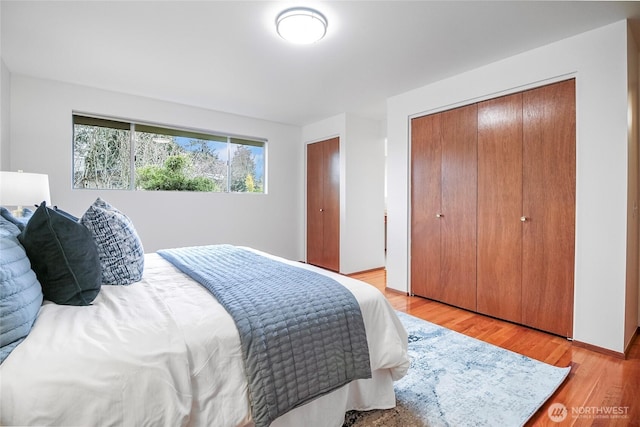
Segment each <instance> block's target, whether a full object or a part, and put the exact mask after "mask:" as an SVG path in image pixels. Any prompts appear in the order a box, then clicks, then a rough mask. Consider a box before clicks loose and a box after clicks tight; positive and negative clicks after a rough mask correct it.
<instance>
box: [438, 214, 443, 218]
mask: <svg viewBox="0 0 640 427" xmlns="http://www.w3.org/2000/svg"><path fill="white" fill-rule="evenodd" d="M442 217H444V215H443V214H436V218H442Z"/></svg>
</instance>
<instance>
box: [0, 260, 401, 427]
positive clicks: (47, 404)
mask: <svg viewBox="0 0 640 427" xmlns="http://www.w3.org/2000/svg"><path fill="white" fill-rule="evenodd" d="M259 253H260V254H262V255H265V256H269V257H272V258H274V259H278V260H280V261H283V262H287V263H290V264H293V265H296V266H299V267H302V268H308V269H311V270H314V271H318V272H321V273H323V274H326V275H329V276H331V277H333V278H334V279H336V280H337V281H339V282H340V283H342V284H343V285H344V286H345V287H347V288H348V289H349V290H350V291H351V292H352V293H353V294H354V295H355V297H356V299H357V300H358V302H359V303H360V306H361V310H362V314H363V318H364V324H365V328H366V331H367V341H368V344H369V352H370V360H371V369H372V371H373V378H372V379H366V380H358V381H354V382H352V383H350V384H347V385H346V386H344V387H341V388H340V389H338V390H336V391H334V392H332V393H330V394H328V395H325V396H323V397H320V398H318V399H316V400H314V401H312V402H310V403H308V404H306V405H304V406H301V407H299V408H296V409H294V410H293V411H290V412H289V413H287V414H285V415H284V416H282V417H280V418H278V419H277V420H276V421H275V422H274V423H273V426H274V427H283V426H300V425H305V426H340V425H342V422H343V418H344V412H345V411H347V410H350V409H359V410H367V409H374V408H390V407H393V406H395V396H394V393H393V380H395V379H399V378H400V377H402V376H403V375H404V374H405V373H406V370H407V369H408V366H409V361H408V357H407V335H406V332H405V330H404V328H403V326H402V324H401V323H400V321H399V320H398V318H397V317H396V315H395V313H394V311H393V309H392V308H391V306H390V305H389V303H388V302H387V301H386V299H385V298H384V297H383V296H382V294H381V293H380V292H379V291H378V290H377V289H375V288H374V287H372V286H370V285H368V284H365V283H362V282H359V281H357V280H354V279H351V278H348V277H345V276H341V275H339V274H335V273H331V272H327V271H325V270H322V269H318V268H315V267H313V266H309V265H305V264H300V263H295V262H292V261H287V260H284V259H282V258H278V257H274V256H271V255H267V254H265V253H262V252H259ZM0 425H82V426H162V425H164V426H171V427H174V426H220V427H226V426H229V427H235V426H252V425H253V423H252V422H251V416H250V407H249V400H248V391H247V381H246V379H245V376H244V368H243V365H242V356H241V350H240V338H239V336H238V332H237V330H236V328H235V325H234V323H233V320H232V319H231V317H230V316H229V314H228V313H227V312H226V311H225V310H224V308H222V306H221V305H220V304H219V303H218V302H217V301H216V300H215V298H213V296H211V294H210V293H209V292H208V291H207V290H206V289H204V288H203V287H201V286H200V285H198V284H197V283H196V282H194V281H193V280H191V279H190V278H189V277H187V276H186V275H184V274H183V273H181V272H179V271H178V270H177V269H176V268H175V267H173V266H172V265H171V264H170V263H168V262H167V261H165V260H164V259H163V258H162V257H160V256H159V255H157V254H147V255H146V258H145V273H144V277H143V280H142V281H141V282H138V283H135V284H133V285H131V286H103V287H102V289H101V291H100V294H99V295H98V297H97V298H96V300H95V301H94V303H93V305H91V306H88V307H68V306H59V305H56V304H53V303H50V302H45V304H44V305H43V306H42V308H41V309H40V313H39V315H38V319H37V320H36V323H35V325H34V327H33V329H32V331H31V333H30V334H29V336H28V337H27V339H26V340H25V341H24V342H23V343H22V344H20V345H19V346H18V347H17V348H16V349H15V350H14V351H13V352H12V353H11V354H10V355H9V357H8V358H7V359H6V360H5V361H4V363H2V365H0Z"/></svg>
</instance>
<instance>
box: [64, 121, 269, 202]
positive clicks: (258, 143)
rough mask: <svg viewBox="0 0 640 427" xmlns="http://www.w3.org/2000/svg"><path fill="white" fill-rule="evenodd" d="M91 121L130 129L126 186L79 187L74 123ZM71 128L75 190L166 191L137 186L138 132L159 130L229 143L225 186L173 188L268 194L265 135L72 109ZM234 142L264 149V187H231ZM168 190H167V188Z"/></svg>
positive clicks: (103, 125)
mask: <svg viewBox="0 0 640 427" xmlns="http://www.w3.org/2000/svg"><path fill="white" fill-rule="evenodd" d="M77 124H79V125H88V126H101V127H105V128H109V129H121V130H127V131H129V162H128V168H129V184H128V186H127V187H123V188H83V187H76V185H75V173H76V155H75V150H76V138H75V135H76V132H75V125H77ZM71 130H72V138H71V139H72V150H71V152H72V157H73V158H72V165H71V167H72V174H71V188H72V190H85V189H86V190H105V191H106V190H120V191H163V190H144V189H140V190H139V189H137V188H136V187H137V182H136V181H137V180H136V132H146V133H157V134H160V135H170V136H174V137H185V138H192V139H197V140H206V141H212V142H220V143H224V144H226V153H225V154H226V161H224V163H225V165H226V188H224V189H223V190H222V191H188V190H171V191H179V192H185V193H190V192H203V193H214V194H216V193H228V194H231V193H237V194H267V159H268V155H267V151H268V149H267V146H268V139H267V138H262V137H254V136H246V135H239V134H232V133H228V132H215V131H208V130H203V129H195V128H188V127H183V126H172V125H167V124H160V123H153V122H146V121H140V120H131V119H124V118H115V117H107V116H102V115H96V114H91V113H84V112H79V111H72V120H71ZM232 144H236V145H242V146H254V147H261V148H262V149H263V155H262V157H263V159H262V187H263V188H262V191H261V192H251V191H232V190H231V184H232V183H231V160H232V158H231V147H232ZM167 191H168V190H167Z"/></svg>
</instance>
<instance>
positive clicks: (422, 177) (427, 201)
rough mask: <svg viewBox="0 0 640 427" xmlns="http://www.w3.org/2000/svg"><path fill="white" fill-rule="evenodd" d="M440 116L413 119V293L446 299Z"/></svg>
mask: <svg viewBox="0 0 640 427" xmlns="http://www.w3.org/2000/svg"><path fill="white" fill-rule="evenodd" d="M441 165H442V150H441V133H440V115H439V114H433V115H430V116H423V117H419V118H416V119H413V120H411V292H412V293H413V294H415V295H420V296H424V297H428V298H433V299H436V300H442V298H443V295H444V284H443V282H442V281H441V280H440V245H441V237H440V224H441V221H440V217H439V216H438V215H440V213H441V207H442V169H441Z"/></svg>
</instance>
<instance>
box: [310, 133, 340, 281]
mask: <svg viewBox="0 0 640 427" xmlns="http://www.w3.org/2000/svg"><path fill="white" fill-rule="evenodd" d="M307 262H308V263H309V264H313V265H317V266H320V267H324V268H328V269H330V270H334V271H339V269H340V139H339V138H332V139H329V140H326V141H322V142H317V143H314V144H309V145H307Z"/></svg>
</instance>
